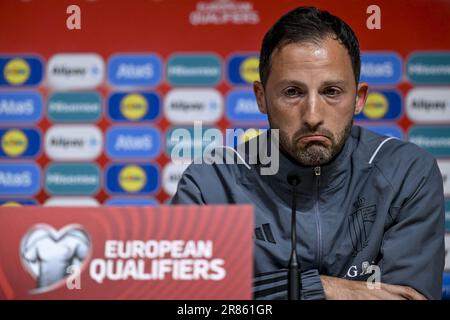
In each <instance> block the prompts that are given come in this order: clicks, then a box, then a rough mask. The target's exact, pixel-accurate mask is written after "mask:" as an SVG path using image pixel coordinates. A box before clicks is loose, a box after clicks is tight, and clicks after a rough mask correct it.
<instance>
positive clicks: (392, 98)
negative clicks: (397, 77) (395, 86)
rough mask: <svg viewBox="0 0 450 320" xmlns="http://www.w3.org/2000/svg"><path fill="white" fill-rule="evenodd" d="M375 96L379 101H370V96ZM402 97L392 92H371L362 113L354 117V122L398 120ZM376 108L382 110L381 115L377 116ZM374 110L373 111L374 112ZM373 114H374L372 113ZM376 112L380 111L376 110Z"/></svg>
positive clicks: (400, 112)
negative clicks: (379, 98) (378, 97)
mask: <svg viewBox="0 0 450 320" xmlns="http://www.w3.org/2000/svg"><path fill="white" fill-rule="evenodd" d="M374 94H375V95H377V96H380V97H381V101H379V100H378V99H372V98H371V95H372V96H373V95H374ZM402 105H403V102H402V96H401V95H400V94H399V93H398V92H397V91H394V90H381V91H376V92H371V93H370V95H369V98H368V99H367V101H366V105H365V106H364V109H363V112H361V113H359V114H358V115H356V116H355V120H361V121H385V120H388V121H394V120H398V119H399V118H400V116H401V114H402ZM376 108H382V109H383V110H382V111H383V113H384V114H382V115H380V116H378V113H377V110H376ZM374 109H375V110H374ZM373 112H375V114H374V113H373ZM378 112H380V110H379V109H378Z"/></svg>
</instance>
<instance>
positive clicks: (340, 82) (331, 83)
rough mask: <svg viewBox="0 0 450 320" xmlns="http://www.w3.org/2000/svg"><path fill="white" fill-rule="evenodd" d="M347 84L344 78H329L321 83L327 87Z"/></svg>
mask: <svg viewBox="0 0 450 320" xmlns="http://www.w3.org/2000/svg"><path fill="white" fill-rule="evenodd" d="M346 84H347V82H346V81H344V80H329V81H325V82H324V83H323V84H322V85H323V86H324V87H328V86H339V85H340V86H345V85H346Z"/></svg>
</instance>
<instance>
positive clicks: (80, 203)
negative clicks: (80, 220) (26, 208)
mask: <svg viewBox="0 0 450 320" xmlns="http://www.w3.org/2000/svg"><path fill="white" fill-rule="evenodd" d="M98 206H100V204H99V203H98V201H97V200H96V199H94V198H89V197H53V198H49V199H47V201H45V203H44V207H98Z"/></svg>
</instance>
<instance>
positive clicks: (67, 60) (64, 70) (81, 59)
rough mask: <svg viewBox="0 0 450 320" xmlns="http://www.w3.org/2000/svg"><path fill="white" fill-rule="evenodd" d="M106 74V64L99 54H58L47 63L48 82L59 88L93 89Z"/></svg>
mask: <svg viewBox="0 0 450 320" xmlns="http://www.w3.org/2000/svg"><path fill="white" fill-rule="evenodd" d="M104 76H105V65H104V62H103V59H102V58H101V57H100V56H99V55H97V54H84V53H81V54H68V53H62V54H56V55H54V56H53V57H51V58H50V60H49V62H48V64H47V77H48V83H49V85H50V86H52V87H54V88H58V89H92V88H95V87H97V86H98V85H100V83H101V82H102V81H103V78H104Z"/></svg>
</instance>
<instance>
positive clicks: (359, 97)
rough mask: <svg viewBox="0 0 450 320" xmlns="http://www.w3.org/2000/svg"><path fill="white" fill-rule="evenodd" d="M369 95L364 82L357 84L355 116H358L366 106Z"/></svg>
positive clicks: (367, 86)
mask: <svg viewBox="0 0 450 320" xmlns="http://www.w3.org/2000/svg"><path fill="white" fill-rule="evenodd" d="M368 94H369V85H368V84H367V83H365V82H361V83H359V84H358V92H357V93H356V104H355V114H359V113H360V112H361V111H362V109H363V108H364V105H365V104H366V100H367V96H368Z"/></svg>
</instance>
